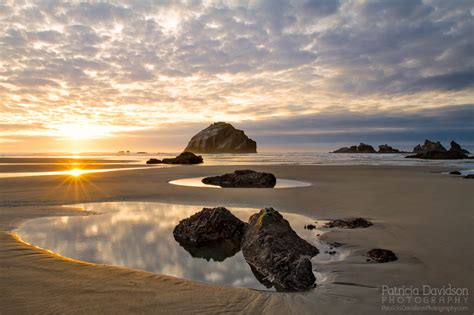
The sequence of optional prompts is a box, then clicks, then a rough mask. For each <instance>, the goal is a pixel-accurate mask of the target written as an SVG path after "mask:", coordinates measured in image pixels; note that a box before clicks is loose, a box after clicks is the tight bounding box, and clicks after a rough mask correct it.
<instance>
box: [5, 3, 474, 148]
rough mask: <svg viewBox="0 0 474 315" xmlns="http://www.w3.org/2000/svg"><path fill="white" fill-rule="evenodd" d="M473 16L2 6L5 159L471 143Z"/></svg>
mask: <svg viewBox="0 0 474 315" xmlns="http://www.w3.org/2000/svg"><path fill="white" fill-rule="evenodd" d="M473 34H474V2H473V1H472V0H467V1H461V0H459V1H457V0H453V1H445V0H439V1H421V0H420V1H417V0H385V1H342V0H341V1H338V0H301V1H297V0H292V1H290V0H288V1H283V0H265V1H194V0H189V1H182V2H180V1H171V0H170V1H130V2H127V1H120V2H116V1H100V2H99V1H84V2H83V1H70V2H65V1H21V0H20V1H18V0H12V1H8V0H7V1H2V2H1V3H0V108H1V112H2V115H1V116H0V129H1V135H0V149H1V150H0V151H2V152H16V151H117V150H122V149H129V150H151V151H179V150H180V149H182V148H183V147H184V146H185V145H186V142H187V140H188V139H189V138H190V137H191V136H192V135H193V134H194V133H195V132H197V131H199V130H200V129H203V128H204V127H206V126H207V125H208V124H210V123H212V122H214V121H223V120H224V121H228V122H231V123H233V124H234V125H235V126H236V127H239V128H243V129H245V130H246V132H247V133H248V134H249V135H250V136H251V137H252V138H254V139H256V140H257V142H258V143H259V148H260V149H261V150H263V151H265V150H278V149H284V148H291V149H295V150H318V149H321V148H323V149H326V148H334V147H337V146H339V145H340V144H352V143H358V142H360V141H365V142H369V143H371V144H374V145H375V144H380V143H382V142H390V143H393V144H398V145H401V146H405V147H409V146H412V145H413V144H415V143H419V142H421V141H423V140H424V139H425V138H427V137H430V138H433V139H436V140H442V141H447V140H450V139H456V140H457V141H458V142H460V143H462V144H465V145H466V146H467V147H472V146H473V145H474V53H473V52H474V35H473Z"/></svg>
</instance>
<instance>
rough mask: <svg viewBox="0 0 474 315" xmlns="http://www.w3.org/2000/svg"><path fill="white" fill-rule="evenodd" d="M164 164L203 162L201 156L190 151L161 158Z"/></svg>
mask: <svg viewBox="0 0 474 315" xmlns="http://www.w3.org/2000/svg"><path fill="white" fill-rule="evenodd" d="M162 162H163V163H164V164H200V163H202V162H203V159H202V156H200V155H196V154H194V153H192V152H186V151H185V152H183V153H181V154H180V155H178V156H177V157H175V158H172V159H163V161H162Z"/></svg>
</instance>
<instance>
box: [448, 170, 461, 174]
mask: <svg viewBox="0 0 474 315" xmlns="http://www.w3.org/2000/svg"><path fill="white" fill-rule="evenodd" d="M449 174H451V175H461V172H460V171H452V172H449Z"/></svg>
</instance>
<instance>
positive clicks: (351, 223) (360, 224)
mask: <svg viewBox="0 0 474 315" xmlns="http://www.w3.org/2000/svg"><path fill="white" fill-rule="evenodd" d="M372 225H373V224H372V222H369V221H367V220H366V219H364V218H355V219H347V220H341V219H337V220H331V221H329V222H328V223H326V224H325V225H324V227H326V228H334V227H338V228H344V229H355V228H366V227H369V226H372Z"/></svg>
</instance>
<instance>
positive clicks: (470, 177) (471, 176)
mask: <svg viewBox="0 0 474 315" xmlns="http://www.w3.org/2000/svg"><path fill="white" fill-rule="evenodd" d="M462 178H469V179H474V174H467V175H466V176H463V177H462Z"/></svg>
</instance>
